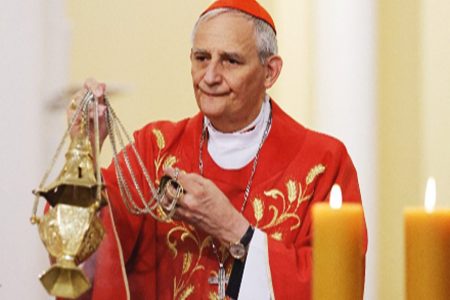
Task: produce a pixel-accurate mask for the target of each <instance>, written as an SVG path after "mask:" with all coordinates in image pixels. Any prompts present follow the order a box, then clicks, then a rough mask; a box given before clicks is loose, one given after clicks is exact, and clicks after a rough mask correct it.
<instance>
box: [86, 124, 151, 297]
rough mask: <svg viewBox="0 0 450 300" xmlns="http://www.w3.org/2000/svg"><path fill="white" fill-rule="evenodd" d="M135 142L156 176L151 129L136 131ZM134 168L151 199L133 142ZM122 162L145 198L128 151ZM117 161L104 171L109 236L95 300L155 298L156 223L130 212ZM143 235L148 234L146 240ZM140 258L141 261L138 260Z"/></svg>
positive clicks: (100, 263) (128, 177)
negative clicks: (125, 202)
mask: <svg viewBox="0 0 450 300" xmlns="http://www.w3.org/2000/svg"><path fill="white" fill-rule="evenodd" d="M134 137H135V145H136V148H137V150H138V152H139V154H140V156H141V158H142V159H143V161H144V162H146V163H145V165H146V167H147V169H148V171H149V174H150V177H151V178H152V179H154V175H153V174H152V172H153V170H154V169H153V166H152V164H151V163H147V162H152V161H153V160H151V159H150V158H151V157H152V155H153V150H152V141H151V135H150V134H149V132H148V130H145V129H144V130H142V131H140V132H137V133H136V134H135V136H134ZM126 152H127V154H128V157H129V162H130V165H131V168H132V169H133V171H134V175H135V177H136V179H137V182H138V184H139V185H140V187H141V188H142V189H143V193H144V196H145V198H146V199H149V198H148V197H149V194H150V193H149V188H148V184H147V182H146V181H145V179H144V176H143V174H142V172H141V171H140V170H141V168H140V166H139V163H138V161H137V159H136V156H135V155H134V152H133V149H132V147H131V146H130V145H128V146H127V147H126ZM119 165H120V168H121V169H122V171H123V174H124V177H125V178H126V182H127V184H128V186H129V187H130V190H131V193H132V196H133V199H134V201H135V202H136V203H137V204H138V205H142V204H141V199H140V198H139V195H138V193H137V191H136V189H135V187H134V186H135V185H134V183H133V181H132V179H131V175H130V173H129V171H127V167H126V162H125V159H124V151H122V152H121V153H120V155H119ZM116 171H117V170H116V168H115V165H114V162H113V163H111V165H110V166H109V167H108V168H107V169H103V170H102V175H103V179H104V183H105V186H106V191H107V195H108V206H107V207H104V208H103V209H102V211H101V218H102V223H103V225H104V228H105V236H104V238H103V241H102V243H101V246H100V248H99V249H98V251H97V254H96V255H97V259H96V262H95V264H96V265H95V277H94V281H93V289H92V296H93V297H92V299H95V300H102V299H119V300H121V299H129V298H128V295H129V296H131V299H155V297H156V295H155V291H156V288H155V285H154V284H152V283H155V282H156V280H155V257H156V256H155V243H154V242H153V240H154V238H153V237H154V236H155V235H154V230H155V222H154V221H153V219H152V218H151V217H148V216H139V215H134V214H132V213H130V212H129V211H128V209H127V207H126V205H125V204H124V202H123V199H122V195H121V192H120V189H119V186H118V180H117V173H116ZM142 236H146V238H145V239H142V238H141V237H142ZM136 257H139V260H138V261H137V260H135V258H136Z"/></svg>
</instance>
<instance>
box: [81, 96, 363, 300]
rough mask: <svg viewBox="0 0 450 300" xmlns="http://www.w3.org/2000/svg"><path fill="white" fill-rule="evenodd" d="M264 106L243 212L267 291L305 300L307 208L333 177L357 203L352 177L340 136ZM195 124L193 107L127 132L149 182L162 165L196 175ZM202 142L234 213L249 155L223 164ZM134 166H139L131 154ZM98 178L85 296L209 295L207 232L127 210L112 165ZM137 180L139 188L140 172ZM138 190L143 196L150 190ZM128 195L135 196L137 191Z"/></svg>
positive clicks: (210, 171) (213, 261)
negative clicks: (231, 166)
mask: <svg viewBox="0 0 450 300" xmlns="http://www.w3.org/2000/svg"><path fill="white" fill-rule="evenodd" d="M271 106H272V117H273V122H272V128H271V130H270V133H269V135H268V137H267V140H266V142H265V143H264V145H263V147H262V150H261V153H260V157H259V162H258V166H257V170H256V174H255V177H254V180H253V184H252V187H251V191H250V196H249V201H248V203H247V205H246V207H245V210H244V215H245V217H246V218H247V219H248V221H249V222H250V223H251V224H252V225H254V226H255V227H257V228H259V229H260V230H262V231H264V232H266V233H267V236H268V253H269V265H270V274H269V276H270V278H268V280H269V282H270V285H271V288H272V290H273V295H274V296H275V298H276V299H310V298H311V273H312V272H311V268H312V263H311V258H312V253H311V239H312V236H311V232H312V231H311V214H310V209H311V206H312V205H313V204H314V203H316V202H321V201H327V200H328V197H329V192H330V190H331V187H332V185H333V184H334V183H338V184H339V185H340V186H341V187H342V191H343V199H344V201H348V202H358V203H360V202H361V196H360V192H359V186H358V180H357V175H356V171H355V168H354V166H353V164H352V161H351V159H350V157H349V155H348V153H347V151H346V149H345V147H344V145H343V144H342V143H341V142H339V141H337V140H336V139H334V138H331V137H329V136H326V135H323V134H319V133H317V132H313V131H311V130H308V129H306V128H304V127H303V126H301V125H299V124H298V123H296V122H295V121H294V120H293V119H291V118H290V117H289V116H288V115H287V114H286V113H284V112H283V111H282V110H281V109H280V108H279V107H278V106H277V105H276V104H275V103H274V102H273V101H271ZM202 124H203V115H202V114H201V113H199V114H197V115H196V116H194V117H193V118H190V119H185V120H183V121H180V122H178V123H172V122H155V123H151V124H149V125H147V126H146V127H144V128H143V129H141V130H139V131H137V132H136V133H135V135H134V138H135V145H136V147H137V149H138V151H139V152H140V155H141V156H142V158H143V160H144V163H145V164H146V167H147V168H148V171H149V174H150V176H151V177H152V179H153V180H155V184H156V185H157V184H158V178H160V177H161V176H162V174H163V171H162V169H163V166H172V167H178V168H180V169H182V170H185V171H186V172H195V173H199V143H200V137H201V132H202ZM204 147H205V148H204V149H203V155H204V157H203V161H204V176H205V177H206V178H209V179H210V180H212V181H213V182H214V183H215V184H216V185H217V186H218V187H219V188H220V189H221V190H222V191H223V192H224V193H225V194H226V195H227V196H228V198H229V199H230V201H231V202H232V203H233V205H234V206H235V207H236V209H238V210H240V209H241V205H242V202H243V199H244V190H245V187H246V185H247V182H248V179H249V176H250V173H251V169H252V164H253V162H250V163H249V164H248V165H246V166H244V167H243V168H241V169H238V170H231V171H230V170H224V169H222V168H221V167H219V166H218V165H217V164H216V163H215V162H214V161H213V160H212V158H211V157H210V156H209V154H208V151H207V150H206V147H207V146H206V143H205V145H204ZM129 153H131V151H129ZM131 156H132V155H131ZM121 164H122V165H123V169H126V167H125V164H124V162H123V161H122V162H121ZM132 164H133V165H134V166H136V165H137V164H136V161H135V160H132ZM126 175H127V173H126ZM103 177H104V180H105V183H106V188H107V193H108V197H109V206H108V207H105V208H104V209H103V210H102V218H103V224H104V225H105V228H106V235H105V238H104V240H103V242H102V244H101V247H100V249H99V250H98V252H97V253H96V259H95V271H94V279H93V289H92V291H91V292H90V293H89V294H90V296H92V298H93V299H96V300H103V299H119V300H121V299H133V300H134V299H146V300H148V299H216V298H217V285H210V284H208V278H209V277H210V276H213V275H217V271H218V261H217V258H216V256H215V254H214V252H213V249H212V247H211V237H210V236H209V235H208V234H206V233H204V232H202V231H200V230H197V229H196V228H194V227H193V226H191V225H189V224H186V223H183V222H175V221H174V222H170V223H162V222H156V221H154V220H153V219H152V218H151V217H150V216H136V215H132V214H130V213H129V212H128V210H127V209H126V207H125V205H124V203H123V202H122V199H121V196H120V192H119V189H118V187H117V179H116V174H115V170H114V166H113V165H111V166H110V167H109V168H108V169H106V170H103ZM128 178H130V177H129V176H128ZM138 180H139V182H140V184H141V186H143V187H144V186H146V182H145V178H144V176H143V175H142V174H140V173H138ZM128 182H129V185H130V187H131V186H133V183H132V182H131V180H129V181H128ZM185 188H186V189H187V190H189V187H185ZM144 193H145V195H146V197H150V192H149V189H148V187H146V188H144ZM135 201H136V202H137V203H139V201H140V200H139V198H138V196H137V195H135ZM216 243H217V242H216ZM220 249H221V251H220V252H221V254H222V255H225V256H226V257H227V259H226V271H227V274H230V272H231V266H232V263H233V259H232V258H231V257H230V256H229V254H228V251H227V250H226V248H225V246H222V247H221V248H220Z"/></svg>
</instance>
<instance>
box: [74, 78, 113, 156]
mask: <svg viewBox="0 0 450 300" xmlns="http://www.w3.org/2000/svg"><path fill="white" fill-rule="evenodd" d="M88 91H91V92H92V94H93V95H94V97H95V99H96V100H97V101H98V104H99V105H98V115H99V137H100V148H101V147H102V145H103V142H104V141H105V139H106V137H107V136H108V130H107V126H106V105H105V94H106V84H105V83H101V82H98V81H97V80H95V79H93V78H89V79H86V81H85V82H84V86H83V88H82V89H80V90H79V91H78V92H76V93H75V95H73V97H72V99H71V101H70V104H69V106H68V108H67V119H68V121H69V122H70V121H71V120H72V117H73V114H74V113H75V111H76V110H77V107H78V105H80V102H81V100H82V99H83V97H84V95H85V94H86V93H87V92H88ZM94 117H95V113H94V107H93V106H92V107H91V108H90V110H89V124H90V126H89V140H90V141H91V144H92V146H94V144H95V132H94V130H95V129H94ZM80 125H81V115H80V116H79V117H78V118H77V119H76V120H75V123H74V125H73V127H72V129H71V131H70V136H71V137H72V138H73V137H75V136H77V135H78V134H79V132H80Z"/></svg>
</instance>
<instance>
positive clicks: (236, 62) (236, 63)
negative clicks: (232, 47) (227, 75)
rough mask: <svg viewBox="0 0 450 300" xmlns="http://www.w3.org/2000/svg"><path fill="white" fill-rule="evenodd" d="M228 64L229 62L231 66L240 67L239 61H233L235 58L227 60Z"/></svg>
mask: <svg viewBox="0 0 450 300" xmlns="http://www.w3.org/2000/svg"><path fill="white" fill-rule="evenodd" d="M227 62H228V63H229V64H230V65H238V64H239V61H237V60H236V59H233V58H229V59H227Z"/></svg>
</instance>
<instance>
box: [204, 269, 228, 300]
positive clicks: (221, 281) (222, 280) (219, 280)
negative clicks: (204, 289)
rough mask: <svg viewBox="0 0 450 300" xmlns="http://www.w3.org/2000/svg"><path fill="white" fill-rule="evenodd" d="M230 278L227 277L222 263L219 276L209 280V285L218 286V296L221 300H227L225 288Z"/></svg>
mask: <svg viewBox="0 0 450 300" xmlns="http://www.w3.org/2000/svg"><path fill="white" fill-rule="evenodd" d="M228 280H229V277H228V276H226V275H225V268H224V266H223V264H222V263H220V265H219V271H218V272H217V276H212V277H209V278H208V283H209V284H217V285H218V286H217V294H218V297H219V299H220V300H224V299H225V288H226V285H227V284H228Z"/></svg>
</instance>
